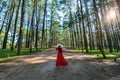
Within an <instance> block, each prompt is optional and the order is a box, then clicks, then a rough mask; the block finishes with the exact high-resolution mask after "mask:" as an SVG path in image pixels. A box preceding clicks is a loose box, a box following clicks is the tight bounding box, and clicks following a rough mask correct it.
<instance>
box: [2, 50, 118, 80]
mask: <svg viewBox="0 0 120 80" xmlns="http://www.w3.org/2000/svg"><path fill="white" fill-rule="evenodd" d="M56 53H57V52H56V51H55V50H54V49H50V50H47V51H44V52H39V53H37V54H32V55H28V56H25V57H23V58H19V59H15V60H12V61H10V62H5V63H1V64H0V80H120V64H119V63H115V62H113V61H110V60H102V59H97V58H95V56H92V55H84V54H81V53H74V52H71V51H70V50H65V52H64V56H65V58H66V59H67V61H68V63H69V65H68V66H66V67H64V68H63V69H62V70H59V69H57V68H56V66H55V60H56V55H57V54H56Z"/></svg>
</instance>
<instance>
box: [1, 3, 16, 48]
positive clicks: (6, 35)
mask: <svg viewBox="0 0 120 80" xmlns="http://www.w3.org/2000/svg"><path fill="white" fill-rule="evenodd" d="M14 9H15V3H13V4H12V5H11V9H10V19H9V23H8V27H6V32H5V37H4V41H3V47H2V49H6V46H7V39H8V33H9V30H10V27H11V22H12V18H13V14H14Z"/></svg>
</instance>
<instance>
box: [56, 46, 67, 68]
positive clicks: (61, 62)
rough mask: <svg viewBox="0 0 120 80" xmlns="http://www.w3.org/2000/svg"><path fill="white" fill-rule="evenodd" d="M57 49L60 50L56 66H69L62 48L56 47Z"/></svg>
mask: <svg viewBox="0 0 120 80" xmlns="http://www.w3.org/2000/svg"><path fill="white" fill-rule="evenodd" d="M56 50H58V54H57V60H56V66H67V65H68V62H67V61H66V60H65V58H64V56H63V54H62V53H63V50H62V48H56Z"/></svg>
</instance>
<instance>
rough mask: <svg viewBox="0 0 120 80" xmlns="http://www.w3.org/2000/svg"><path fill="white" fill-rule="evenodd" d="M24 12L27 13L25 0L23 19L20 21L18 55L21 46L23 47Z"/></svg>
mask: <svg viewBox="0 0 120 80" xmlns="http://www.w3.org/2000/svg"><path fill="white" fill-rule="evenodd" d="M24 14H25V0H22V7H21V21H20V31H19V38H18V51H17V55H20V53H21V48H22V38H23V24H24Z"/></svg>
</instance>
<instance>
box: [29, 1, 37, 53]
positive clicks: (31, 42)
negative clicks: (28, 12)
mask: <svg viewBox="0 0 120 80" xmlns="http://www.w3.org/2000/svg"><path fill="white" fill-rule="evenodd" d="M35 7H36V0H34V6H33V11H32V19H31V30H30V52H32V47H33V42H34V28H33V27H34V23H33V22H34V14H35Z"/></svg>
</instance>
